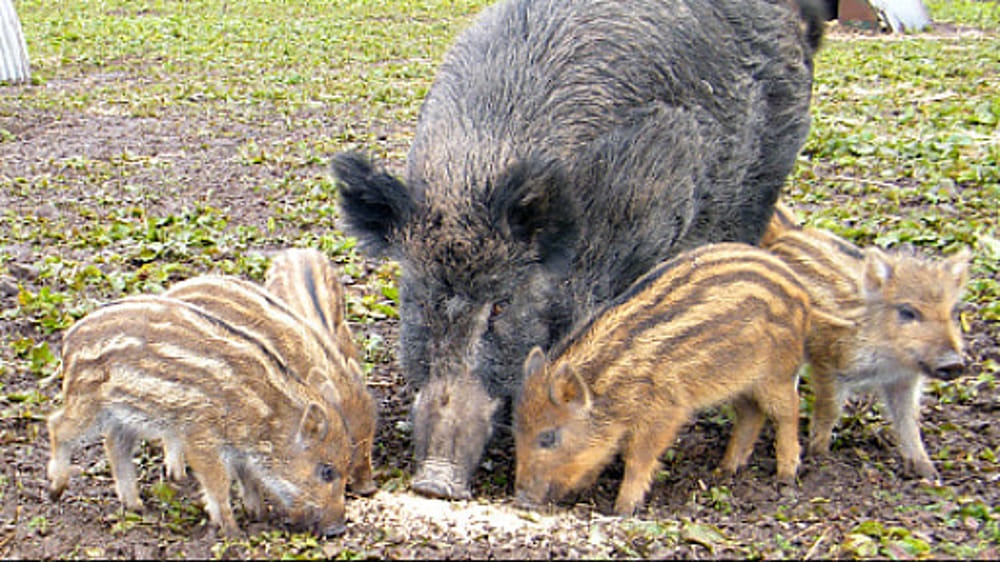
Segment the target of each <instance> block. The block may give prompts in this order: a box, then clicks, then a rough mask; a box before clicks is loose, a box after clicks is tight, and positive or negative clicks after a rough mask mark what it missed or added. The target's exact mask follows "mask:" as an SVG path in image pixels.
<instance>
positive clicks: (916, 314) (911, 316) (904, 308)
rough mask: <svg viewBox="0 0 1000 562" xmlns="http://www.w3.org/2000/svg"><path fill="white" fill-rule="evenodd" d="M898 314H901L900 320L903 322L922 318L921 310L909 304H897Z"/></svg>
mask: <svg viewBox="0 0 1000 562" xmlns="http://www.w3.org/2000/svg"><path fill="white" fill-rule="evenodd" d="M896 314H898V315H899V321H900V322H903V323H906V322H916V321H919V320H920V311H918V310H917V309H915V308H913V307H912V306H910V305H908V304H901V305H899V306H897V307H896Z"/></svg>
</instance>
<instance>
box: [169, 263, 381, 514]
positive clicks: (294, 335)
mask: <svg viewBox="0 0 1000 562" xmlns="http://www.w3.org/2000/svg"><path fill="white" fill-rule="evenodd" d="M164 296H167V297H171V298H176V299H180V300H183V301H187V302H191V303H194V304H196V305H198V306H200V307H202V308H204V309H206V310H208V311H210V312H211V313H212V314H214V315H216V316H218V317H220V318H223V319H225V320H226V321H228V322H231V323H232V324H234V325H237V326H241V327H242V328H243V329H244V330H246V331H248V332H249V333H251V334H253V335H254V337H256V338H257V339H258V340H259V341H261V342H264V344H265V345H267V346H269V348H270V349H271V350H272V351H273V353H274V354H275V355H276V356H277V357H279V358H280V359H281V360H282V361H283V362H284V363H285V364H286V365H287V366H288V368H289V369H290V370H291V371H292V372H294V373H295V374H296V375H297V376H298V378H300V379H301V380H304V381H306V382H307V383H308V384H310V385H312V386H313V387H314V388H317V389H321V390H322V393H323V396H324V397H325V398H326V399H327V400H328V401H329V402H330V403H331V404H334V405H336V407H337V408H339V409H340V411H341V412H343V414H344V421H345V423H346V424H347V429H348V433H349V435H350V437H351V443H352V447H353V455H352V461H351V470H350V473H349V478H348V486H349V487H350V489H351V491H352V492H355V493H359V494H364V495H367V494H371V493H373V492H374V491H375V482H374V480H373V478H372V466H371V450H372V446H373V444H374V439H375V426H376V417H377V413H376V406H375V401H374V399H373V398H372V396H371V394H370V393H369V391H368V387H367V386H366V385H365V381H364V377H363V375H362V372H361V367H360V365H358V363H357V361H356V360H354V359H350V358H348V357H346V356H345V354H344V353H343V352H342V350H341V347H340V346H339V343H340V342H339V341H338V340H335V339H333V338H331V337H329V334H328V333H327V332H325V331H324V330H323V329H322V328H321V327H320V326H318V325H316V324H314V323H312V322H310V321H307V320H305V319H304V318H303V317H302V316H300V315H299V314H297V313H296V311H295V310H293V309H292V308H291V307H290V306H288V305H287V304H286V303H285V302H284V301H282V300H279V299H278V298H277V297H276V296H275V295H273V294H271V293H270V292H268V291H266V290H264V288H262V287H260V286H259V285H256V284H254V283H252V282H250V281H246V280H243V279H240V278H238V277H234V276H221V275H203V276H199V277H194V278H191V279H188V280H186V281H182V282H180V283H177V284H175V285H173V286H172V287H171V288H170V289H169V290H168V291H166V292H165V293H164Z"/></svg>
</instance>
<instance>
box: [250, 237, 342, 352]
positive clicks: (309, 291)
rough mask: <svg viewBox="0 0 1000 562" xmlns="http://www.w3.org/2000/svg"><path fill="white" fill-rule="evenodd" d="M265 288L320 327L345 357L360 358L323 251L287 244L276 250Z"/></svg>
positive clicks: (338, 287)
mask: <svg viewBox="0 0 1000 562" xmlns="http://www.w3.org/2000/svg"><path fill="white" fill-rule="evenodd" d="M264 288H265V289H267V290H268V292H270V293H271V294H273V295H275V296H276V297H278V298H279V299H281V300H283V301H284V302H285V303H286V304H288V306H289V307H290V308H291V309H292V310H294V311H295V312H297V313H298V314H299V315H300V316H302V317H303V318H305V319H307V320H310V321H312V322H315V323H316V324H317V325H318V326H320V327H322V328H323V329H324V330H325V331H326V333H327V334H328V335H329V336H330V338H332V340H333V341H334V342H336V344H335V345H336V347H337V349H339V350H340V352H341V353H343V354H344V356H345V357H347V358H348V359H354V360H355V361H357V362H359V363H360V362H361V358H360V356H359V354H358V348H357V345H356V344H355V343H354V337H353V335H352V334H351V330H350V328H349V327H348V325H347V314H346V311H345V307H344V289H343V287H342V286H341V284H340V282H339V281H337V272H336V271H335V270H334V268H333V264H331V263H330V260H329V258H327V257H326V255H325V254H323V252H320V251H319V250H316V249H313V248H288V249H285V250H282V251H281V252H279V253H277V254H276V255H275V256H274V257H273V258H272V259H271V265H270V267H269V268H268V270H267V275H266V277H265V279H264Z"/></svg>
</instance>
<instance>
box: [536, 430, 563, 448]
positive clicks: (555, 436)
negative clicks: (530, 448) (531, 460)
mask: <svg viewBox="0 0 1000 562" xmlns="http://www.w3.org/2000/svg"><path fill="white" fill-rule="evenodd" d="M558 445H559V430H558V429H550V430H548V431H543V432H541V433H540V434H539V435H538V447H539V448H540V449H555V448H556V447H557V446H558Z"/></svg>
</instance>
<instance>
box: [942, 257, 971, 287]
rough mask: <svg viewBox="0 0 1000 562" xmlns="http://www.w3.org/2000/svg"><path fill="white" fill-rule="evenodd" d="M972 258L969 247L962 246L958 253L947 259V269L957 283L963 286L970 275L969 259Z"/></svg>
mask: <svg viewBox="0 0 1000 562" xmlns="http://www.w3.org/2000/svg"><path fill="white" fill-rule="evenodd" d="M971 259H972V252H970V251H969V249H968V248H962V249H961V250H959V251H958V253H957V254H955V255H953V256H951V257H950V258H948V259H947V260H945V267H946V268H947V269H946V271H947V272H948V273H949V274H950V275H951V276H952V277H953V278H954V279H955V283H956V285H958V286H959V287H962V286H964V285H965V281H966V279H967V278H968V276H969V261H970V260H971Z"/></svg>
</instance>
